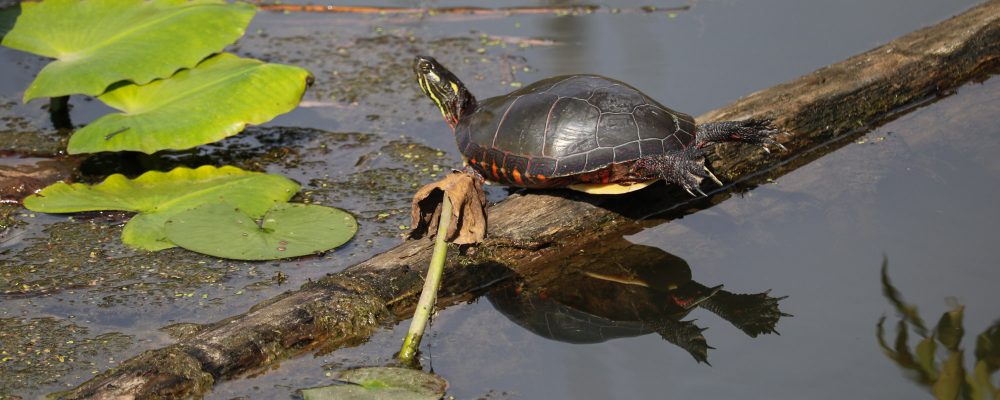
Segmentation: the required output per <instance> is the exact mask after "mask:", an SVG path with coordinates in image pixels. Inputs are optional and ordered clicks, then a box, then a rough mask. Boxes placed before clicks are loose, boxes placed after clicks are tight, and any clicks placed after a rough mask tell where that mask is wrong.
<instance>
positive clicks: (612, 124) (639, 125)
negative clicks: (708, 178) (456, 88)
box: [455, 75, 695, 187]
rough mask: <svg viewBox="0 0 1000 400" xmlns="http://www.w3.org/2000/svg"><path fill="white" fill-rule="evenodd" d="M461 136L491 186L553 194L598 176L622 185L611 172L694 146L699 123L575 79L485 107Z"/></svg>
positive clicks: (627, 90)
mask: <svg viewBox="0 0 1000 400" xmlns="http://www.w3.org/2000/svg"><path fill="white" fill-rule="evenodd" d="M455 133H456V138H457V140H458V145H459V149H460V150H461V151H462V154H463V155H464V156H465V158H466V160H467V161H468V163H469V164H470V165H472V166H473V168H475V169H476V170H477V171H479V172H480V173H481V174H483V176H484V177H486V178H487V179H489V180H492V181H496V182H500V183H505V184H511V185H519V186H526V187H549V186H557V185H565V184H571V183H575V182H576V181H580V180H579V179H577V180H574V179H573V177H583V176H587V175H593V173H594V172H606V173H605V174H604V175H603V176H604V179H603V182H604V183H607V182H609V181H611V182H617V181H620V179H619V178H620V177H618V176H615V175H618V174H621V171H624V170H625V168H611V167H613V166H628V165H629V164H631V163H632V162H634V161H635V160H637V159H639V158H641V157H646V156H651V155H657V154H663V153H666V152H668V151H674V150H680V149H683V148H686V147H688V146H691V145H692V143H693V142H694V134H695V123H694V119H693V118H691V116H690V115H687V114H684V113H680V112H677V111H674V110H671V109H669V108H667V107H664V106H663V105H661V104H660V103H658V102H656V101H655V100H652V99H650V98H649V97H648V96H646V95H644V94H643V93H642V92H640V91H639V90H637V89H635V88H634V87H632V86H629V85H628V84H625V83H623V82H620V81H617V80H614V79H609V78H605V77H603V76H596V75H570V76H557V77H554V78H549V79H545V80H541V81H538V82H535V83H533V84H531V85H529V86H526V87H524V88H522V89H519V90H516V91H514V92H511V93H509V94H507V95H504V96H498V97H492V98H489V99H486V100H484V101H481V102H480V103H479V106H478V108H477V109H476V111H475V112H473V113H472V114H470V115H468V116H465V117H463V118H462V119H461V120H460V121H459V123H458V125H457V126H456V128H455ZM612 170H614V171H616V172H613V173H612ZM554 178H564V179H554ZM567 178H568V179H567Z"/></svg>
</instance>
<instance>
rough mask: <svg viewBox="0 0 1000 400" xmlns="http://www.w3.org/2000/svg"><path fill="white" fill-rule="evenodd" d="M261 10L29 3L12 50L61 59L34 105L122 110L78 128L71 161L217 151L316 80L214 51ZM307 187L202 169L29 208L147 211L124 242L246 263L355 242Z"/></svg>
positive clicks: (214, 0)
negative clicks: (206, 148)
mask: <svg viewBox="0 0 1000 400" xmlns="http://www.w3.org/2000/svg"><path fill="white" fill-rule="evenodd" d="M255 12H256V8H255V7H254V6H253V5H250V4H246V3H238V2H237V3H227V2H223V1H221V0H190V1H189V0H150V1H144V0H124V1H123V0H88V1H80V0H47V1H42V2H37V3H36V2H26V3H23V4H22V5H21V15H19V16H18V18H17V21H16V23H15V24H14V27H13V28H12V29H11V30H10V31H9V32H7V33H6V35H5V36H4V38H3V41H2V44H3V45H4V46H7V47H11V48H14V49H19V50H23V51H28V52H31V53H35V54H38V55H42V56H46V57H51V58H54V59H55V61H53V62H51V63H50V64H48V65H47V66H46V67H44V68H43V69H42V70H41V72H39V74H38V76H37V78H36V79H35V80H34V81H33V82H32V83H31V84H30V85H29V86H28V88H27V89H26V90H25V93H24V101H25V102H27V101H30V100H32V99H36V98H40V97H56V96H68V95H71V94H84V95H89V96H97V99H98V100H100V101H102V102H104V103H105V104H107V105H108V106H111V107H113V108H115V109H118V110H120V111H121V112H120V113H112V114H109V115H105V116H103V117H100V118H98V119H97V120H95V121H93V122H92V123H90V124H89V125H87V126H86V127H84V128H82V129H79V130H77V131H76V132H75V133H74V134H73V135H72V137H70V140H69V144H68V149H67V150H68V152H69V153H71V154H79V153H95V152H102V151H126V150H129V151H140V152H144V153H148V154H151V153H155V152H157V151H161V150H181V149H189V148H192V147H195V146H198V145H201V144H206V143H211V142H215V141H218V140H221V139H223V138H226V137H228V136H232V135H235V134H237V133H239V132H240V131H242V130H243V128H244V127H245V126H246V125H247V124H261V123H264V122H267V121H269V120H271V119H273V118H274V117H276V116H278V115H280V114H283V113H286V112H288V111H291V110H292V109H294V108H295V107H296V106H297V105H298V103H299V101H300V100H301V98H302V95H303V93H304V92H305V90H306V88H307V86H308V85H309V83H310V82H311V81H312V75H311V74H310V73H309V72H308V71H306V70H305V69H303V68H299V67H295V66H289V65H281V64H271V63H264V62H262V61H258V60H253V59H245V58H240V57H237V56H235V55H232V54H228V53H221V54H215V53H218V52H219V51H221V50H222V49H223V48H224V47H225V46H227V45H229V44H231V43H232V42H233V41H235V40H236V39H238V38H240V37H241V36H242V35H243V33H244V32H245V30H246V27H247V25H248V24H249V23H250V20H251V19H252V18H253V15H254V13H255ZM213 54H214V55H213ZM61 98H63V99H65V97H61ZM52 104H53V105H54V106H56V107H55V108H60V107H58V106H59V105H60V104H62V105H63V106H64V105H65V100H63V101H53V103H52ZM61 109H62V111H63V112H66V108H65V107H61ZM53 112H55V110H53ZM66 119H67V120H68V118H66ZM54 120H55V119H54ZM70 127H71V126H70ZM298 189H299V185H298V184H296V183H295V182H292V181H291V180H288V179H287V178H284V177H281V176H277V175H270V174H263V173H256V172H248V171H243V170H240V169H238V168H235V167H227V166H224V167H221V168H216V167H212V166H203V167H200V168H197V169H189V168H177V169H174V170H172V171H170V172H157V171H150V172H147V173H145V174H143V175H141V176H139V177H138V178H136V179H128V178H126V177H125V176H123V175H112V176H110V177H108V178H107V179H106V180H105V181H104V182H102V183H100V184H97V185H84V184H72V185H70V184H66V183H62V182H59V183H56V184H54V185H51V186H49V187H47V188H45V189H43V190H41V191H40V192H39V193H37V194H36V195H32V196H29V197H28V198H26V199H25V201H24V206H25V207H26V208H28V209H30V210H33V211H39V212H53V213H65V212H81V211H96V210H122V211H132V212H136V213H138V214H137V215H136V216H135V217H133V218H132V219H131V220H130V221H129V222H128V223H127V224H126V225H125V228H124V230H123V232H122V241H123V242H124V243H125V244H127V245H129V246H132V247H136V248H139V249H144V250H162V249H166V248H170V247H174V246H175V245H177V244H180V245H181V246H183V247H185V248H188V249H191V250H194V251H198V252H202V253H205V254H210V255H214V256H218V257H226V258H236V259H253V260H260V259H276V258H286V257H293V256H299V255H305V254H311V253H315V252H320V251H324V250H328V249H331V248H333V247H336V246H339V245H341V244H343V243H345V242H347V241H348V240H350V238H351V237H353V236H354V234H355V233H356V231H357V222H356V221H355V219H354V217H353V216H351V215H350V214H348V213H346V212H344V211H342V210H339V209H334V208H330V207H323V206H318V205H310V206H306V205H301V204H299V205H293V204H288V203H286V202H287V201H288V200H289V199H290V198H291V197H292V196H293V195H294V194H295V193H296V192H297V191H298ZM258 219H260V220H259V221H258ZM168 222H170V225H169V229H167V227H166V224H167V223H168Z"/></svg>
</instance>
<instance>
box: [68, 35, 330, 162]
mask: <svg viewBox="0 0 1000 400" xmlns="http://www.w3.org/2000/svg"><path fill="white" fill-rule="evenodd" d="M311 79H312V78H311V75H310V74H309V71H306V70H304V69H302V68H299V67H294V66H290V65H282V64H267V63H264V62H261V61H258V60H253V59H246V58H239V57H237V56H235V55H232V54H228V53H223V54H219V55H216V56H213V57H211V58H209V59H207V60H205V61H203V62H202V63H201V64H198V66H197V67H196V68H194V69H190V70H184V71H180V72H178V73H177V74H176V75H174V76H173V77H171V78H170V79H165V80H158V81H154V82H152V83H150V84H148V85H141V86H140V85H135V84H129V85H124V86H120V87H116V88H114V89H112V90H109V91H108V92H107V93H105V94H103V95H101V96H100V97H99V99H100V100H101V101H103V102H105V103H107V104H108V105H109V106H111V107H114V108H116V109H118V110H121V111H123V112H122V113H113V114H108V115H105V116H103V117H101V118H98V119H97V120H96V121H94V122H92V123H90V124H89V125H87V126H86V127H84V128H83V129H80V130H79V131H77V132H76V133H75V134H73V137H71V138H70V140H69V146H68V150H69V153H70V154H79V153H93V152H99V151H123V150H134V151H141V152H143V153H153V152H156V151H159V150H167V149H174V150H182V149H188V148H191V147H194V146H198V145H201V144H205V143H211V142H214V141H217V140H220V139H223V138H226V137H229V136H232V135H235V134H237V133H240V131H242V130H243V128H244V127H245V126H246V125H247V124H262V123H264V122H267V121H270V120H271V119H272V118H274V117H276V116H278V115H280V114H283V113H286V112H288V111H291V110H292V109H293V108H295V107H296V106H297V105H298V104H299V100H300V99H301V98H302V93H303V92H305V90H306V86H307V84H308V81H310V80H311Z"/></svg>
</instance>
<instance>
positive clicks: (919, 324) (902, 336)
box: [876, 260, 1000, 400]
mask: <svg viewBox="0 0 1000 400" xmlns="http://www.w3.org/2000/svg"><path fill="white" fill-rule="evenodd" d="M882 293H883V295H884V296H885V297H886V299H887V300H889V303H891V304H892V305H893V307H894V308H895V309H896V311H897V312H898V313H899V315H900V317H899V322H898V323H897V325H896V340H895V342H894V344H893V346H889V344H888V343H887V342H886V340H885V327H884V324H885V317H882V318H881V319H880V320H879V321H878V325H877V330H876V332H877V333H876V337H877V339H878V344H879V347H881V348H882V351H883V352H884V353H885V355H886V356H887V357H889V359H890V360H892V361H893V362H895V363H896V364H897V365H899V367H900V368H901V369H903V371H904V372H906V374H907V376H908V377H909V378H910V379H911V380H913V382H914V383H916V384H917V385H920V386H923V387H926V388H927V389H929V390H930V392H931V394H933V395H934V398H936V399H939V400H944V399H949V400H951V399H971V400H990V399H1000V390H998V389H997V386H996V385H995V384H994V383H993V380H994V376H993V375H994V374H996V372H997V370H1000V320H997V321H996V322H994V323H993V325H991V326H990V327H989V328H987V329H986V330H985V331H983V332H982V333H981V334H979V336H977V337H976V345H975V346H976V349H975V353H974V357H975V359H974V360H973V364H974V366H973V368H972V370H971V371H969V370H966V368H965V362H964V358H965V349H964V348H963V347H962V346H961V343H962V337H963V336H965V328H964V327H963V324H962V317H963V314H964V311H965V306H963V305H960V304H953V307H952V310H951V311H948V312H945V313H944V314H942V315H941V318H940V319H939V320H938V323H937V325H935V326H933V327H931V328H927V326H926V324H925V323H924V321H923V319H922V318H921V317H920V313H918V312H917V307H916V306H915V305H912V304H908V303H906V302H905V301H903V296H902V294H901V293H900V292H899V290H897V289H896V287H895V286H893V285H892V283H891V282H890V281H889V274H888V261H887V260H886V261H883V262H882ZM911 331H912V332H913V333H916V334H917V336H919V337H920V339H919V342H917V345H916V347H915V348H914V349H913V350H911V349H910V344H909V338H908V336H909V332H911ZM939 346H940V347H939Z"/></svg>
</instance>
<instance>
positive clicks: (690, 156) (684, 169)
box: [634, 147, 722, 196]
mask: <svg viewBox="0 0 1000 400" xmlns="http://www.w3.org/2000/svg"><path fill="white" fill-rule="evenodd" d="M634 168H635V169H636V170H637V171H636V172H637V173H638V174H640V175H642V176H650V177H656V176H659V177H660V178H662V179H663V180H664V181H666V182H667V183H672V184H675V185H677V186H680V187H681V188H682V189H684V190H685V191H687V192H688V194H690V195H691V196H695V192H697V193H698V194H700V195H702V196H705V192H703V191H702V190H701V188H699V187H698V186H699V185H701V181H702V180H704V179H705V178H709V179H711V180H712V181H714V182H715V183H716V184H718V185H719V186H722V182H720V181H719V179H718V178H716V177H715V175H713V174H712V172H710V171H709V170H708V168H705V157H704V155H703V154H702V151H701V150H700V149H697V148H695V147H689V148H687V149H684V150H679V151H673V152H669V153H665V154H659V155H655V156H649V157H644V158H640V159H639V160H637V161H636V163H635V167H634Z"/></svg>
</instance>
